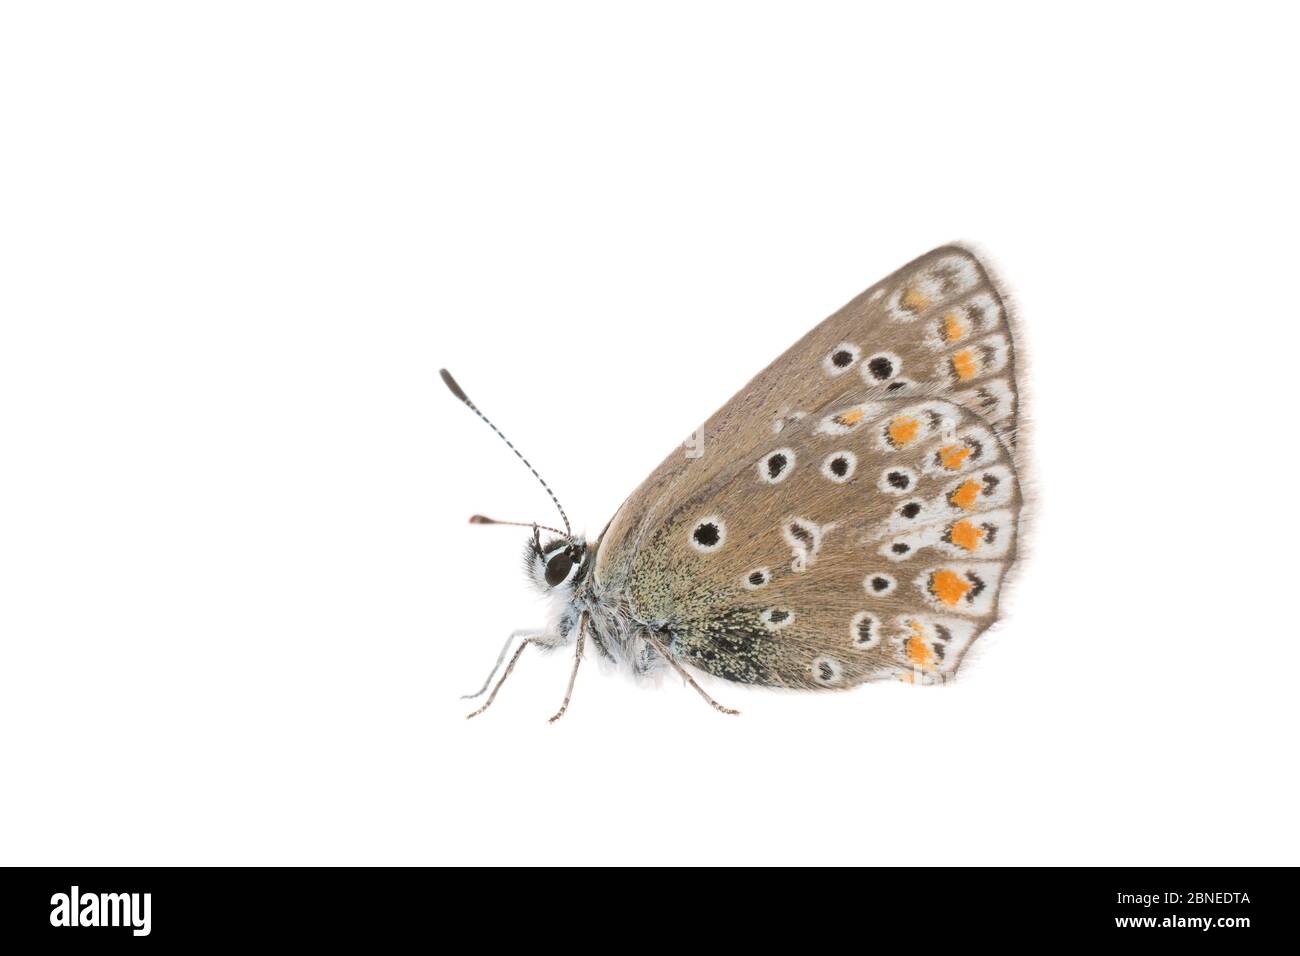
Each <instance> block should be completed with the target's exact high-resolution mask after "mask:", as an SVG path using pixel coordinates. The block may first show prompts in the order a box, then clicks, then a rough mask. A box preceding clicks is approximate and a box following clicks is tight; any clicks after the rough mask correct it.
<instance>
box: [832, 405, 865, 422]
mask: <svg viewBox="0 0 1300 956" xmlns="http://www.w3.org/2000/svg"><path fill="white" fill-rule="evenodd" d="M862 415H863V411H862V409H860V408H850V409H849V410H848V411H847V412H840V413H839V414H838V415H836V416H835V424H836V425H844V426H848V425H856V424H857V423H858V422H860V421H862Z"/></svg>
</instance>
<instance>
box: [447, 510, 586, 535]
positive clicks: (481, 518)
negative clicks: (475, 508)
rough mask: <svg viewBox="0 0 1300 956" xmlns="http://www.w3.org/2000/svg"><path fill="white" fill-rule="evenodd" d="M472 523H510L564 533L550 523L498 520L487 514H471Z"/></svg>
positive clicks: (521, 526) (470, 520) (470, 521)
mask: <svg viewBox="0 0 1300 956" xmlns="http://www.w3.org/2000/svg"><path fill="white" fill-rule="evenodd" d="M469 523H470V524H509V525H514V526H515V527H516V528H541V529H542V530H543V531H551V532H553V533H555V534H564V532H563V531H561V530H560V529H559V528H552V527H551V526H550V525H545V524H538V523H537V522H535V521H498V520H497V519H496V518H489V517H488V516H487V515H470V516H469Z"/></svg>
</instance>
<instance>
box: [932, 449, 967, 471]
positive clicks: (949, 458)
mask: <svg viewBox="0 0 1300 956" xmlns="http://www.w3.org/2000/svg"><path fill="white" fill-rule="evenodd" d="M969 456H970V449H969V448H967V447H966V446H965V445H944V446H943V447H942V448H940V449H939V462H940V464H942V465H943V467H945V468H947V469H948V470H949V471H956V470H957V469H958V468H960V467H961V463H962V462H963V461H965V460H966V459H967V458H968V457H969Z"/></svg>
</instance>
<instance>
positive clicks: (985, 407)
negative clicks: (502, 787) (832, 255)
mask: <svg viewBox="0 0 1300 956" xmlns="http://www.w3.org/2000/svg"><path fill="white" fill-rule="evenodd" d="M1016 372H1017V368H1016V351H1015V343H1014V341H1013V338H1012V329H1011V323H1010V317H1009V315H1008V308H1007V304H1006V301H1005V299H1004V296H1003V295H1002V294H1001V293H1000V292H999V286H998V283H997V282H996V281H995V280H994V279H993V277H992V276H991V274H990V272H989V270H988V268H987V267H986V266H985V265H984V264H982V263H981V262H980V261H979V259H978V258H977V257H976V256H975V254H974V253H973V252H971V251H970V250H968V249H966V248H963V247H959V246H945V247H942V248H939V249H935V250H934V251H932V252H930V253H927V254H926V255H924V256H921V257H920V258H919V259H916V260H915V261H913V262H911V263H910V264H908V265H906V266H904V267H903V268H902V269H900V270H898V271H897V272H895V273H894V274H893V275H891V276H889V277H888V278H886V279H884V280H882V281H880V282H878V283H876V284H875V285H873V286H871V287H870V288H869V289H867V290H866V291H865V292H863V293H862V294H861V295H859V296H857V297H856V298H855V299H853V300H852V301H851V302H849V303H848V304H847V305H845V306H844V307H843V308H841V309H840V310H839V311H838V312H836V313H835V314H834V315H832V316H831V317H830V318H828V319H826V320H825V321H823V322H822V323H821V324H820V325H818V326H817V327H816V328H814V329H813V330H812V331H811V332H809V333H808V334H807V335H805V336H804V337H803V338H802V339H800V340H799V341H798V342H796V343H795V344H794V345H793V346H792V347H791V348H790V349H788V350H787V351H786V352H785V353H784V354H783V355H781V356H780V357H779V358H777V359H776V361H774V362H773V363H772V364H771V365H769V366H768V367H767V368H766V369H764V370H763V371H761V372H759V373H758V375H756V376H755V377H754V378H753V379H752V380H751V381H750V382H749V384H748V385H746V386H745V387H744V388H743V389H741V390H740V392H738V393H737V394H736V395H735V396H734V397H733V398H732V399H731V400H730V401H729V402H727V404H726V405H724V406H723V407H722V408H721V409H719V410H718V411H717V412H715V413H714V414H713V415H712V416H711V417H710V418H709V419H708V420H707V421H706V422H705V423H704V424H703V426H701V427H700V428H699V429H698V430H697V431H696V432H695V433H693V435H692V437H691V439H689V440H688V441H687V442H685V443H684V445H683V446H682V447H681V448H679V449H678V450H676V451H674V452H673V453H672V454H670V455H669V456H668V457H667V458H666V459H665V460H664V461H663V463H662V464H660V465H659V467H658V468H656V469H655V470H654V472H652V473H651V475H650V476H649V477H648V478H646V480H645V481H644V482H642V484H641V486H640V487H639V488H637V489H636V491H634V492H633V493H632V494H631V496H630V497H628V499H627V500H626V501H625V502H624V503H623V505H622V506H621V507H620V508H619V509H618V511H617V513H616V514H615V515H614V516H613V518H612V519H611V520H610V522H609V524H608V525H606V527H605V529H604V531H602V532H601V534H600V535H599V537H597V538H596V540H595V541H592V542H588V541H586V540H585V539H584V538H583V537H581V536H579V535H575V534H573V532H572V529H571V527H570V525H569V520H568V516H567V515H566V514H565V512H564V509H563V507H561V506H560V503H559V500H558V499H557V498H556V496H555V494H554V493H553V492H552V491H551V489H550V487H549V486H547V485H546V482H545V481H542V479H541V476H540V475H538V474H537V472H536V470H534V469H532V466H531V465H528V462H527V459H524V457H523V455H521V454H520V453H519V452H518V450H517V449H515V448H514V446H513V445H511V444H510V442H509V441H508V440H506V443H507V444H508V445H510V448H511V449H512V450H513V451H514V452H515V454H516V455H518V456H519V458H520V459H521V460H523V461H524V463H525V464H526V465H528V467H529V469H530V470H532V471H533V475H534V476H535V477H536V478H537V479H538V481H541V482H542V485H543V487H545V488H546V491H547V493H548V494H550V496H551V499H552V501H553V502H554V503H555V506H556V508H557V509H558V510H559V512H560V516H561V518H562V519H563V523H564V530H563V531H560V530H559V529H556V528H545V527H543V526H541V525H537V524H532V525H531V528H532V535H531V536H530V538H529V539H528V541H527V543H526V546H525V551H524V564H525V569H526V571H527V574H528V577H529V578H530V580H531V581H532V583H533V584H534V585H535V587H536V588H537V589H538V590H540V591H541V592H542V593H544V594H546V595H549V596H550V597H551V599H552V602H553V603H552V610H551V614H550V617H549V621H548V624H547V626H546V628H544V629H542V630H540V631H537V632H515V633H514V634H512V635H511V637H510V639H508V640H507V642H506V644H505V646H504V647H503V648H502V649H501V654H500V655H499V656H498V658H497V662H496V665H495V666H494V667H493V669H492V672H491V673H489V675H488V679H487V680H486V681H485V682H484V684H483V688H482V689H481V690H480V691H479V692H478V693H477V694H471V695H467V696H468V697H477V696H480V695H481V694H483V693H485V692H487V690H488V687H489V685H492V680H493V678H494V677H495V676H496V673H497V671H498V670H500V668H501V664H502V662H503V661H505V657H506V653H507V651H508V650H509V649H510V646H511V644H512V643H513V642H514V641H515V640H518V641H519V643H518V646H517V648H516V649H515V651H514V654H513V655H512V656H511V657H510V659H509V663H508V664H507V665H506V668H505V671H504V673H503V674H502V675H501V678H500V679H499V680H498V681H497V682H496V684H495V685H493V686H492V690H491V693H490V695H489V696H488V698H487V702H486V703H485V704H483V706H482V707H480V708H479V709H478V710H476V711H474V713H472V714H470V715H468V716H470V717H474V716H477V715H478V714H480V713H482V712H483V711H484V710H486V709H487V708H488V707H489V706H490V705H491V704H492V702H493V700H495V698H496V695H497V693H498V692H499V691H500V689H501V686H502V685H503V684H504V683H505V681H506V679H507V678H508V677H509V676H510V674H511V672H512V671H513V670H514V668H515V665H516V664H517V663H518V662H519V659H520V657H521V656H522V655H523V654H524V652H525V651H526V650H527V649H528V648H529V647H532V646H536V647H539V648H542V649H554V648H556V647H560V646H563V645H568V644H570V643H572V644H573V645H574V657H573V667H572V671H571V673H570V675H569V682H568V687H567V689H566V692H565V697H564V702H563V704H562V705H561V707H560V710H559V711H558V712H557V713H556V714H555V715H554V716H553V717H552V718H551V720H552V721H555V720H558V719H559V718H560V717H561V716H563V714H564V713H565V711H566V710H567V708H568V706H569V703H570V700H571V698H572V694H573V687H574V682H575V680H576V678H577V674H578V667H579V664H580V663H581V661H582V659H583V655H584V652H585V650H586V647H587V645H588V643H590V645H591V646H592V647H593V648H594V651H595V653H596V654H598V655H599V656H601V657H603V658H606V659H608V660H610V661H613V662H615V663H617V664H619V665H622V666H624V667H627V668H630V669H631V670H632V671H634V672H635V673H637V674H647V673H650V672H653V671H656V670H659V669H661V668H663V667H670V668H672V669H673V670H675V671H676V672H677V673H678V674H679V675H681V676H682V677H683V678H684V679H685V680H686V682H687V683H688V684H690V685H691V686H692V687H693V688H695V690H696V691H698V692H699V693H700V694H701V696H703V697H704V699H705V700H707V701H708V702H709V703H710V704H712V705H713V706H714V707H715V708H716V709H718V710H719V711H722V712H724V713H729V714H734V713H737V711H735V710H732V709H730V708H727V707H724V706H722V705H721V704H719V703H718V702H717V701H715V700H714V699H713V698H712V697H711V696H710V695H709V694H708V693H707V692H706V691H705V690H704V689H703V688H702V687H701V686H700V685H699V683H698V682H697V681H696V680H695V679H694V677H693V676H692V671H699V672H704V673H706V674H710V675H712V676H714V677H717V678H721V679H722V680H726V681H732V682H735V683H739V684H754V685H761V686H767V687H787V688H804V689H809V690H824V689H844V688H849V687H853V686H855V685H858V684H861V683H863V682H866V681H872V680H882V679H898V680H904V681H910V682H914V683H915V682H919V683H936V682H942V681H944V680H946V679H947V678H948V677H950V676H951V675H952V674H954V673H955V672H956V670H957V668H958V667H959V666H960V664H961V661H962V658H963V656H964V655H965V654H966V652H967V651H968V650H969V649H970V647H971V644H972V643H973V642H974V641H975V639H976V638H977V637H979V636H980V634H982V633H983V632H984V631H985V630H987V629H988V627H989V626H990V625H991V624H992V623H993V622H994V621H995V620H996V619H997V616H998V601H999V595H1000V589H1001V587H1002V584H1003V581H1004V579H1005V578H1006V575H1007V572H1008V569H1009V568H1010V567H1011V566H1012V564H1013V562H1014V561H1015V559H1016V533H1017V525H1018V521H1019V518H1020V512H1021V492H1020V483H1019V480H1018V475H1017V470H1018V469H1017V455H1016V435H1017V422H1018V418H1019V412H1020V409H1019V399H1018V390H1017V385H1016V382H1017V378H1016ZM441 375H442V378H443V381H444V382H445V383H446V384H447V386H448V387H449V388H450V389H451V391H452V393H453V394H454V395H455V396H456V397H457V398H458V399H460V400H461V401H462V402H464V403H465V404H466V405H468V406H469V407H470V408H471V409H473V410H474V411H475V412H476V413H477V414H478V415H479V416H480V417H482V418H483V419H484V421H486V422H487V423H488V424H489V425H490V426H491V427H492V428H493V430H494V431H495V430H496V426H495V425H492V423H491V422H490V421H488V419H487V418H486V417H485V416H483V414H482V412H480V411H479V410H478V408H477V406H476V405H475V404H474V403H473V402H472V401H470V399H469V398H468V396H467V395H466V394H465V392H464V390H463V389H461V387H460V386H459V385H458V384H457V383H456V381H455V379H454V378H452V377H451V375H450V374H449V373H448V372H447V371H446V370H445V369H444V370H442V372H441ZM500 434H501V433H500V432H499V431H498V435H500ZM501 437H502V439H503V440H504V439H505V436H504V435H501ZM471 521H475V522H478V523H484V524H488V523H498V524H523V523H521V522H495V521H493V520H492V519H488V518H484V517H482V516H477V515H476V516H475V517H474V518H472V519H471ZM525 526H528V525H525ZM543 530H545V531H547V533H548V538H547V539H546V540H543V538H542V534H541V532H542V531H543Z"/></svg>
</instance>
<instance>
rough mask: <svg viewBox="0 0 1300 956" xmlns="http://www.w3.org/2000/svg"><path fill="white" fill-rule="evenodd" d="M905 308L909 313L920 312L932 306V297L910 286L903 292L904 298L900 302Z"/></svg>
mask: <svg viewBox="0 0 1300 956" xmlns="http://www.w3.org/2000/svg"><path fill="white" fill-rule="evenodd" d="M899 303H900V304H901V305H902V306H903V308H905V309H907V311H909V312H920V311H922V310H923V309H925V307H926V306H927V305H929V304H930V297H929V296H928V295H926V294H925V293H924V292H922V291H921V290H920V289H917V288H915V287H913V286H909V287H908V288H907V289H906V290H904V292H903V297H902V298H901V299H900V300H899Z"/></svg>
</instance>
